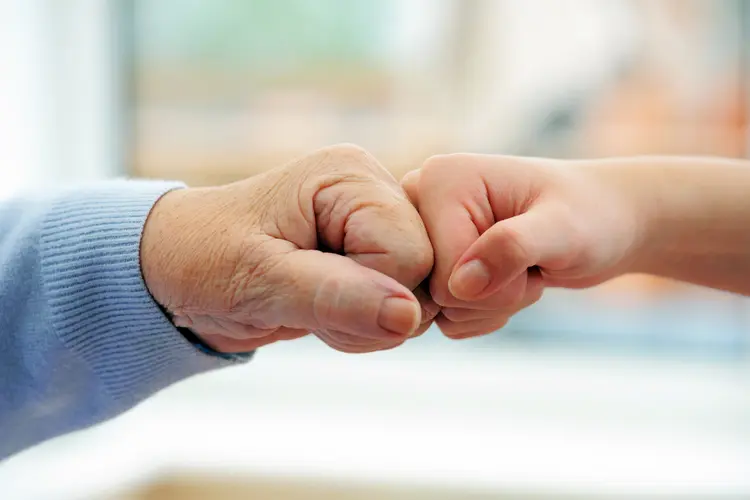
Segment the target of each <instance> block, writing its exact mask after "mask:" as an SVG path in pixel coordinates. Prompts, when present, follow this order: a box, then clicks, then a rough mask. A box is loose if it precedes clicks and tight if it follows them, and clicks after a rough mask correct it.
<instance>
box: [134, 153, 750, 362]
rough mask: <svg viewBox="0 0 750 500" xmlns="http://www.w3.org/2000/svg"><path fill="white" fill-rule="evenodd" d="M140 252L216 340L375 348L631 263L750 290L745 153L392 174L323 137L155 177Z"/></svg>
mask: <svg viewBox="0 0 750 500" xmlns="http://www.w3.org/2000/svg"><path fill="white" fill-rule="evenodd" d="M433 264H434V266H433ZM141 266H142V269H143V275H144V279H145V281H146V284H147V286H148V288H149V291H150V292H151V294H152V295H153V296H154V298H155V299H156V300H157V302H159V303H160V304H161V305H162V306H163V307H164V308H165V310H167V312H168V313H169V314H170V315H171V316H172V318H173V321H174V322H175V324H177V325H178V326H184V327H189V328H191V329H192V330H193V331H194V332H195V333H196V334H198V335H199V336H200V337H201V338H202V339H203V340H204V341H205V342H206V343H207V344H209V345H210V346H212V347H214V348H215V349H217V350H220V351H225V352H236V351H249V350H252V349H256V348H258V347H262V346H264V345H267V344H270V343H273V342H276V341H280V340H289V339H294V338H297V337H301V336H303V335H306V334H308V333H309V332H313V333H315V335H317V336H318V337H319V338H320V339H321V340H323V341H324V342H325V343H327V344H328V345H329V346H331V347H333V348H334V349H337V350H340V351H344V352H353V353H364V352H371V351H378V350H384V349H390V348H393V347H396V346H398V345H400V344H402V343H403V342H405V341H406V340H407V339H409V338H410V337H413V336H416V335H418V334H420V333H421V332H423V331H424V330H425V329H426V328H427V327H428V326H429V325H430V323H431V322H432V321H433V319H434V320H435V321H436V322H437V324H438V326H439V327H440V328H441V329H442V331H443V332H444V333H445V334H446V335H448V336H449V337H451V338H456V339H461V338H469V337H474V336H478V335H483V334H487V333H490V332H493V331H496V330H498V329H499V328H502V327H503V326H504V325H505V324H506V323H507V321H508V320H509V318H510V317H511V316H512V315H513V314H515V313H517V312H518V311H519V310H521V309H523V308H525V307H528V306H529V305H531V304H533V303H535V302H536V301H538V300H539V299H540V298H541V296H542V294H543V291H544V289H545V288H546V287H565V288H586V287H591V286H595V285H598V284H600V283H602V282H604V281H607V280H609V279H612V278H614V277H617V276H620V275H622V274H626V273H635V272H638V273H649V274H654V275H659V276H664V277H668V278H674V279H677V280H681V281H686V282H691V283H695V284H699V285H705V286H709V287H713V288H718V289H722V290H727V291H730V292H735V293H739V294H744V295H750V162H745V161H739V160H725V159H717V158H647V157H644V158H623V159H611V160H587V161H562V160H549V159H537V158H517V157H504V156H486V155H468V154H455V155H445V156H436V157H433V158H430V159H429V160H428V161H427V162H426V163H425V164H424V166H423V167H422V168H421V169H419V170H417V171H414V172H411V173H410V174H408V175H407V176H406V177H405V178H404V180H403V181H402V183H401V186H399V184H398V183H397V182H396V181H395V179H394V178H393V177H392V176H391V175H390V174H389V173H388V172H387V171H386V170H385V169H384V168H383V167H382V166H380V165H379V164H378V163H377V161H376V160H375V159H374V158H373V157H372V156H370V155H369V154H367V153H366V152H365V151H363V150H362V149H360V148H357V147H355V146H349V145H344V146H334V147H332V148H327V149H325V150H322V151H318V152H316V153H313V154H311V155H309V156H308V157H305V158H302V159H300V160H298V161H296V162H293V163H291V164H289V165H286V166H283V167H280V168H277V169H274V170H271V171H269V172H267V173H266V174H263V175H260V176H256V177H252V178H249V179H246V180H244V181H241V182H238V183H235V184H230V185H227V186H220V187H215V188H202V189H194V188H188V189H184V190H178V191H173V192H170V193H168V194H167V195H165V196H164V197H162V199H161V200H160V201H159V202H157V204H156V205H155V207H154V209H153V210H152V213H151V214H150V216H149V218H148V221H147V223H146V227H145V229H144V235H143V239H142V243H141ZM428 276H429V280H428V281H424V280H425V279H426V278H428ZM420 283H423V284H425V286H420Z"/></svg>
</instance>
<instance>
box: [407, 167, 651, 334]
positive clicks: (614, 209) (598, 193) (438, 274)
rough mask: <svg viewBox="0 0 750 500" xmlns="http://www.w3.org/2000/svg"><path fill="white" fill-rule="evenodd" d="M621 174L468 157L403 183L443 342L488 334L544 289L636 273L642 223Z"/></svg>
mask: <svg viewBox="0 0 750 500" xmlns="http://www.w3.org/2000/svg"><path fill="white" fill-rule="evenodd" d="M628 175H630V174H629V171H628V169H620V168H612V167H608V166H606V165H605V166H600V165H597V164H596V163H594V162H564V161H554V160H543V159H536V158H513V157H502V156H482V155H468V154H456V155H447V156H436V157H433V158H431V159H430V160H428V161H427V162H426V163H425V165H424V167H423V168H422V169H421V170H418V171H414V172H411V173H410V174H407V176H406V177H405V178H404V181H403V185H404V187H405V189H406V191H407V193H408V194H409V197H410V198H411V199H412V200H413V202H414V203H415V205H416V206H418V208H419V213H420V215H421V216H422V219H423V220H424V223H425V226H426V227H427V231H428V234H429V236H430V239H431V240H432V244H433V246H434V251H435V269H434V271H433V275H432V278H431V281H430V293H431V295H432V298H433V299H434V301H435V302H436V303H437V304H438V305H439V306H441V307H442V308H443V309H442V312H441V314H440V316H439V317H438V318H437V319H436V322H437V324H438V325H439V326H440V328H441V329H442V330H443V333H445V334H446V335H448V336H450V337H452V338H468V337H473V336H477V335H482V334H486V333H490V332H493V331H495V330H498V329H499V328H502V327H503V326H504V325H505V323H506V322H507V321H508V319H509V318H510V317H511V316H512V315H513V314H514V313H516V312H517V311H519V310H521V309H523V308H525V307H527V306H529V305H531V304H533V303H534V302H536V301H537V300H539V298H540V297H541V295H542V291H543V288H544V286H545V285H546V286H563V287H568V288H581V287H588V286H592V285H596V284H599V283H601V282H603V281H605V280H607V279H609V278H611V277H614V276H616V275H617V274H620V273H623V272H625V271H628V270H632V269H635V268H637V266H636V267H634V265H635V262H634V261H635V259H636V256H638V255H639V252H638V249H639V248H640V247H641V246H642V243H643V241H644V237H643V230H644V229H645V228H646V226H647V224H645V223H643V221H644V219H645V218H643V217H640V215H641V214H640V213H639V210H640V208H641V206H642V205H644V204H643V203H639V202H638V200H637V197H638V193H639V192H641V191H642V190H639V189H629V185H630V184H633V182H631V181H630V180H629V177H628ZM636 187H637V186H636ZM631 195H632V196H631ZM639 217H640V218H639Z"/></svg>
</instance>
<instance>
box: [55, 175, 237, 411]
mask: <svg viewBox="0 0 750 500" xmlns="http://www.w3.org/2000/svg"><path fill="white" fill-rule="evenodd" d="M181 187H183V186H182V185H181V184H178V183H168V182H147V181H117V182H108V183H102V184H99V185H92V186H90V187H86V188H83V189H76V190H74V191H69V192H67V193H65V194H63V195H61V196H59V197H58V198H56V199H55V201H54V203H53V204H52V206H51V209H50V210H49V212H48V214H47V216H46V218H45V221H44V223H43V230H42V244H41V255H42V270H43V279H44V286H45V293H46V298H47V300H48V303H49V306H50V312H51V318H52V325H51V326H52V328H53V329H54V330H55V332H56V333H57V334H58V335H59V337H60V339H61V340H62V342H63V343H64V344H65V345H66V347H67V348H69V349H70V350H71V351H73V352H75V353H76V354H77V355H79V356H80V357H81V358H83V360H84V361H85V362H86V363H87V364H88V365H89V366H90V367H91V368H92V369H93V371H94V372H95V373H96V374H97V376H99V377H100V378H101V380H102V383H103V385H104V386H105V388H106V389H107V391H108V392H109V393H110V395H111V396H112V397H113V398H115V399H116V400H119V401H120V402H121V403H123V404H125V405H132V404H134V403H136V402H138V401H140V400H142V399H143V398H145V397H147V396H149V395H150V394H153V393H154V392H156V391H158V390H160V389H162V388H164V387H166V386H168V385H170V384H172V383H174V382H176V381H178V380H181V379H183V378H186V377H188V376H190V375H193V374H196V373H199V372H204V371H207V370H211V369H214V368H218V367H221V366H226V365H231V364H234V362H236V361H239V359H236V360H228V359H221V358H218V357H215V356H210V355H208V354H205V353H203V352H200V351H199V350H197V349H195V348H194V347H193V345H191V344H190V343H189V342H188V341H187V340H186V339H185V338H184V337H183V336H182V335H181V334H180V333H179V332H178V331H177V329H176V328H174V326H173V325H172V324H171V323H170V321H169V320H168V319H167V318H166V316H165V315H164V314H163V313H162V311H161V310H160V308H159V306H158V305H157V304H156V302H155V301H154V300H153V298H152V297H151V295H150V294H149V293H148V290H147V288H146V285H145V283H144V281H143V278H142V275H141V269H140V261H139V248H140V240H141V234H142V232H143V226H144V224H145V221H146V218H147V216H148V214H149V212H150V210H151V208H152V207H153V205H154V204H155V203H156V201H157V200H158V199H159V198H160V197H161V196H162V195H163V194H165V193H166V192H168V191H170V190H172V189H177V188H181Z"/></svg>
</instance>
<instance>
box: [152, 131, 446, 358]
mask: <svg viewBox="0 0 750 500" xmlns="http://www.w3.org/2000/svg"><path fill="white" fill-rule="evenodd" d="M432 263H433V255H432V247H431V245H430V242H429V239H428V237H427V234H426V232H425V229H424V226H423V225H422V221H421V219H420V217H419V215H418V213H417V211H416V210H415V208H414V207H413V206H412V204H411V203H410V202H409V201H408V199H407V198H406V196H405V195H404V193H403V191H402V189H401V187H400V186H399V184H398V183H397V182H396V180H395V179H394V178H393V177H392V176H391V175H390V174H389V173H388V172H387V171H386V170H385V169H384V168H383V167H381V166H380V165H379V164H378V163H377V161H376V160H375V159H373V158H372V157H371V156H370V155H368V154H367V153H366V152H365V151H363V150H361V149H359V148H357V147H354V146H348V145H343V146H334V147H331V148H327V149H324V150H321V151H318V152H316V153H314V154H312V155H310V156H308V157H305V158H302V159H300V160H298V161H295V162H293V163H291V164H289V165H286V166H284V167H281V168H277V169H274V170H271V171H269V172H267V173H265V174H262V175H258V176H256V177H251V178H249V179H246V180H243V181H240V182H237V183H234V184H229V185H226V186H220V187H210V188H188V189H184V190H176V191H172V192H170V193H168V194H166V195H165V196H163V197H162V199H161V200H159V202H158V203H157V204H156V205H155V206H154V208H153V210H152V213H151V214H150V215H149V218H148V221H147V223H146V227H145V229H144V234H143V239H142V243H141V267H142V270H143V276H144V280H145V282H146V285H147V287H148V289H149V291H150V292H151V294H152V295H153V297H154V298H155V300H156V301H157V302H159V303H160V304H161V305H162V306H163V307H164V308H165V309H166V310H167V311H168V312H169V313H170V314H171V315H172V316H173V321H174V322H175V324H176V325H178V326H184V327H189V328H190V329H191V330H193V331H194V332H195V333H196V334H198V335H199V336H200V337H201V338H202V339H203V340H204V341H205V342H206V343H207V344H208V345H210V346H212V347H213V348H214V349H216V350H219V351H223V352H237V351H249V350H252V349H256V348H258V347H260V346H263V345H266V344H269V343H272V342H275V341H278V340H287V339H292V338H296V337H301V336H303V335H306V334H307V333H309V332H310V331H312V332H314V333H315V334H316V335H317V336H318V337H319V338H320V339H322V340H323V341H324V342H326V343H327V344H328V345H330V346H331V347H333V348H335V349H338V350H340V351H345V352H370V351H376V350H382V349H389V348H392V347H395V346H397V345H400V344H402V343H403V342H404V341H405V340H406V339H408V338H409V337H410V336H414V335H416V334H418V333H420V332H421V331H424V329H426V327H427V326H428V325H429V323H430V322H431V320H432V318H433V317H434V316H435V314H437V310H436V308H435V307H434V305H431V304H430V301H429V300H428V299H426V295H425V296H423V297H422V302H423V304H424V308H420V301H419V300H418V298H417V297H416V296H415V293H414V292H412V290H414V289H418V288H417V287H418V285H419V284H420V283H421V282H422V281H423V280H424V279H425V278H426V277H427V275H428V274H429V272H430V270H431V269H432ZM417 293H419V292H417Z"/></svg>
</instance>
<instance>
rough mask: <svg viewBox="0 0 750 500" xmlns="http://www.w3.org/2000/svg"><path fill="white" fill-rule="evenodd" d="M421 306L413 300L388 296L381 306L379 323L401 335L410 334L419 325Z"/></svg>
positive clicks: (382, 326)
mask: <svg viewBox="0 0 750 500" xmlns="http://www.w3.org/2000/svg"><path fill="white" fill-rule="evenodd" d="M419 318H420V312H419V306H418V305H417V304H416V303H414V302H413V301H411V300H408V299H402V298H400V297H388V298H387V299H385V300H384V301H383V304H382V305H381V306H380V313H379V315H378V324H379V325H380V327H381V328H384V329H386V330H389V331H391V332H395V333H398V334H400V335H410V334H411V333H412V332H413V331H414V330H416V328H417V326H419Z"/></svg>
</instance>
